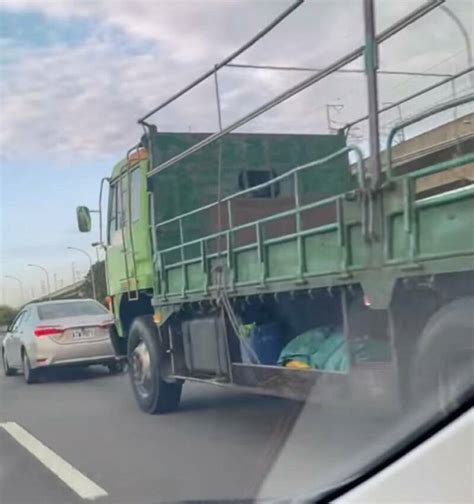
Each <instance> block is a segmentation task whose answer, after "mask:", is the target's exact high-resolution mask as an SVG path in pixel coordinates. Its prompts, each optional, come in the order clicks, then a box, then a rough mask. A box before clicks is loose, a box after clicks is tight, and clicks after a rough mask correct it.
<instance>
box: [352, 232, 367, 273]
mask: <svg viewBox="0 0 474 504" xmlns="http://www.w3.org/2000/svg"><path fill="white" fill-rule="evenodd" d="M348 235H349V266H350V267H353V268H361V267H364V266H366V265H368V264H369V250H368V246H367V243H365V242H364V238H363V236H362V226H361V225H360V224H355V225H352V226H349V229H348Z"/></svg>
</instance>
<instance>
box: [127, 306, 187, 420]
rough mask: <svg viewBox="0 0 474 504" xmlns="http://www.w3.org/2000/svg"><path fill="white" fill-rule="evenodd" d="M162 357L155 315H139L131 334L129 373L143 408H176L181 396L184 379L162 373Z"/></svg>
mask: <svg viewBox="0 0 474 504" xmlns="http://www.w3.org/2000/svg"><path fill="white" fill-rule="evenodd" d="M162 357H163V356H162V353H161V349H160V343H159V338H158V333H157V330H156V327H155V324H154V322H153V319H152V317H151V316H150V315H143V316H141V317H137V318H136V319H135V320H134V321H133V322H132V325H131V327H130V331H129V336H128V361H129V374H130V379H131V382H132V387H133V392H134V394H135V397H136V399H137V402H138V404H139V406H140V408H141V409H142V410H143V411H145V412H146V413H150V414H155V413H167V412H170V411H174V410H176V409H177V408H178V406H179V402H180V400H181V389H182V383H178V382H167V381H165V380H164V379H163V377H162V376H161V369H162V366H161V362H162Z"/></svg>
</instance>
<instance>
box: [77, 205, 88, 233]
mask: <svg viewBox="0 0 474 504" xmlns="http://www.w3.org/2000/svg"><path fill="white" fill-rule="evenodd" d="M76 216H77V227H78V228H79V231H80V232H81V233H88V232H89V231H90V230H91V212H90V210H89V209H88V208H87V207H86V206H79V207H77V208H76Z"/></svg>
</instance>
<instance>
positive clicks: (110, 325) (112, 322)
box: [100, 320, 114, 329]
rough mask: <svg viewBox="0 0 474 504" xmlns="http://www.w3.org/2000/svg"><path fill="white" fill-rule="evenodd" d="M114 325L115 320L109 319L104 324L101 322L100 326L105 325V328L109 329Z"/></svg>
mask: <svg viewBox="0 0 474 504" xmlns="http://www.w3.org/2000/svg"><path fill="white" fill-rule="evenodd" d="M113 325H114V321H113V320H107V322H102V324H100V327H103V328H104V329H108V328H109V327H112V326H113Z"/></svg>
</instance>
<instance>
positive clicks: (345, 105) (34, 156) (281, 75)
mask: <svg viewBox="0 0 474 504" xmlns="http://www.w3.org/2000/svg"><path fill="white" fill-rule="evenodd" d="M290 3H291V1H290V0H155V1H152V0H0V303H3V302H7V303H10V304H19V303H21V302H22V299H21V295H20V289H19V285H17V282H16V281H15V280H12V279H6V278H4V275H12V276H15V277H18V278H19V279H20V280H21V281H22V282H23V285H24V294H25V296H26V297H27V298H28V299H29V298H31V297H34V296H37V295H39V294H40V293H41V292H42V290H43V291H44V289H45V275H44V273H43V272H42V271H40V270H38V269H35V268H31V267H28V266H27V264H29V263H36V264H40V265H42V266H44V267H46V268H47V269H48V271H49V272H50V276H51V284H52V287H54V283H56V284H57V285H66V284H68V283H70V282H71V281H72V263H73V262H74V264H75V266H74V267H75V269H76V270H77V271H78V272H80V273H81V274H84V273H85V272H86V271H87V269H88V260H87V258H86V257H85V256H83V255H82V254H80V253H78V252H73V251H68V250H67V249H66V247H68V246H74V247H79V248H83V249H85V250H87V252H89V253H90V254H91V255H92V257H95V250H94V249H93V248H92V247H91V243H92V242H94V241H97V239H98V225H97V222H94V226H93V231H92V232H91V233H88V234H80V233H79V232H78V231H77V229H76V221H75V208H76V206H77V205H79V204H84V205H87V206H89V207H91V208H97V205H98V194H99V182H100V179H101V178H102V177H104V176H107V175H109V174H110V172H111V169H112V166H113V165H114V164H115V163H116V162H117V161H118V160H120V159H121V158H122V157H123V156H124V154H125V152H126V151H127V149H128V148H129V147H130V146H131V145H133V144H135V143H136V142H137V140H138V139H139V137H140V135H141V134H142V130H141V128H140V127H139V126H138V125H137V119H138V118H139V117H141V116H142V115H143V114H144V113H145V112H147V111H149V110H150V109H151V108H153V106H155V105H156V104H158V103H159V102H160V101H161V100H163V99H165V98H166V97H168V96H169V95H171V94H173V93H174V92H176V91H177V90H178V89H180V88H181V87H183V86H184V85H185V84H187V83H188V82H189V81H190V80H191V79H193V78H195V77H197V76H198V75H199V74H200V73H202V72H204V71H205V70H207V69H208V68H210V67H211V66H213V65H214V64H215V63H217V62H218V61H220V60H222V59H223V58H224V57H225V56H227V55H228V54H229V53H231V52H232V51H233V50H234V49H235V48H237V47H239V46H240V45H241V44H243V43H244V42H245V41H246V40H247V39H248V38H250V37H251V36H253V35H254V34H255V33H256V32H257V31H258V30H260V29H261V28H262V27H263V26H265V25H266V24H267V23H268V22H269V21H271V20H272V19H273V18H274V17H275V16H276V15H278V14H279V13H280V12H281V11H283V10H284V9H285V8H286V7H287V6H288V5H289V4H290ZM422 3H423V1H422V0H398V1H397V2H393V1H391V0H376V12H377V29H378V31H380V30H382V29H383V28H384V27H386V26H388V25H389V24H391V23H393V22H394V21H395V20H397V19H398V18H399V17H401V16H403V15H405V14H407V13H408V12H409V11H411V10H412V9H414V8H416V7H417V6H419V5H420V4H422ZM446 5H447V6H448V7H449V8H450V9H451V10H452V11H453V12H454V13H455V14H456V15H457V16H458V17H459V18H460V19H461V21H462V22H463V24H464V26H465V27H466V29H467V30H468V35H469V36H470V38H471V40H473V39H474V34H473V26H474V13H473V2H472V1H471V0H447V1H446ZM362 41H363V25H362V1H361V0H306V1H305V3H304V4H303V5H302V6H301V7H300V8H298V9H297V10H296V11H295V12H294V13H293V14H292V15H291V16H290V17H289V18H287V20H285V21H284V22H283V23H282V24H281V25H279V27H278V28H277V29H275V30H274V31H273V32H272V34H271V35H269V36H268V37H266V38H265V39H263V40H262V41H260V42H259V43H257V44H256V45H255V46H254V47H253V48H251V49H250V50H249V51H248V52H247V53H245V54H243V55H241V56H240V57H239V58H238V61H236V62H239V63H258V64H272V65H291V66H306V67H307V66H310V67H314V68H321V67H324V66H325V65H328V64H329V63H331V62H332V61H334V60H335V59H337V58H339V57H341V56H343V55H344V54H345V53H347V52H349V51H350V50H352V49H354V48H356V47H358V46H359V45H360V44H361V43H362ZM466 55H467V51H466V45H465V41H464V39H463V38H462V36H461V34H460V31H459V28H458V27H457V26H456V24H455V23H454V22H453V21H452V19H450V18H449V16H447V15H446V13H444V12H442V11H441V10H440V9H437V10H436V11H434V12H432V13H430V14H428V15H427V16H426V17H425V18H423V19H422V20H420V21H418V22H417V23H416V24H415V25H413V26H411V27H410V28H408V29H407V30H406V31H405V32H404V33H403V36H402V35H399V36H395V37H393V38H392V39H390V40H389V41H388V42H386V43H385V44H383V45H382V46H381V47H380V67H381V69H382V70H401V71H417V72H432V73H433V72H434V73H440V74H450V73H455V72H456V71H459V70H461V69H463V68H465V67H466V66H467V60H466ZM362 65H363V63H362V61H361V60H358V61H355V62H353V63H352V64H351V66H350V68H353V69H361V68H362ZM308 75H309V74H308V73H304V72H283V71H269V70H254V69H252V70H244V69H236V68H225V69H223V70H222V71H221V72H220V74H219V84H220V91H221V97H222V111H223V120H224V124H229V123H231V122H233V121H234V120H236V119H237V118H239V117H241V116H242V115H244V114H245V113H247V112H250V111H251V110H252V109H253V108H255V107H256V106H258V105H260V104H262V103H264V102H265V101H267V100H268V99H270V98H272V97H274V96H276V95H277V94H279V93H280V92H282V91H283V90H284V89H285V88H286V87H288V86H289V85H291V84H295V83H296V82H298V81H300V80H302V79H303V78H304V77H306V76H308ZM437 79H439V77H426V76H423V77H414V76H380V78H379V93H380V97H379V101H380V102H381V103H385V102H390V101H394V100H396V99H399V98H401V97H402V96H404V95H406V94H410V93H413V92H415V91H417V90H418V89H421V88H423V87H425V86H428V85H429V84H431V83H434V82H436V80H437ZM457 86H458V92H459V93H465V92H467V91H468V89H469V80H468V79H467V78H464V79H459V81H458V83H457ZM365 93H366V91H365V81H364V75H363V74H361V75H357V74H337V75H335V76H332V77H330V78H329V79H327V80H326V81H324V82H321V83H320V84H318V85H316V86H314V87H312V88H310V89H309V90H307V91H305V92H303V93H301V94H300V95H299V96H298V97H296V98H293V99H291V100H289V101H288V102H286V103H285V104H283V105H281V106H279V107H277V108H275V109H274V110H273V111H271V112H269V113H267V114H265V115H264V116H262V117H261V118H259V119H257V120H256V121H255V122H253V123H252V124H251V125H248V126H246V127H244V128H243V129H242V131H265V132H277V131H278V132H281V131H285V132H289V131H291V132H305V133H327V132H328V118H327V108H326V105H327V104H330V105H335V104H336V105H339V106H340V107H338V108H339V110H336V109H335V108H331V109H330V121H331V124H330V126H333V127H336V126H339V125H342V124H344V123H345V122H348V121H350V120H352V119H355V118H357V117H359V116H362V115H364V114H365V113H366V99H365ZM450 93H451V91H450V88H449V87H443V88H440V89H439V90H438V91H436V92H433V93H430V94H429V95H427V96H425V97H423V98H422V99H419V100H417V101H416V102H411V103H409V104H408V105H406V106H403V107H402V110H401V113H402V115H404V116H408V115H409V114H411V113H413V112H416V111H417V110H422V109H423V108H424V107H425V108H426V107H427V106H429V105H432V104H433V103H436V102H439V101H440V100H442V99H446V98H449V96H450ZM397 117H398V111H393V112H387V113H386V114H385V115H384V116H383V117H382V124H381V130H382V134H386V132H387V131H388V128H389V126H390V124H392V125H393V123H394V122H395V121H396V120H397ZM153 121H154V122H155V123H156V124H157V125H158V127H159V129H161V130H165V131H166V130H167V131H215V130H216V129H217V116H216V105H215V102H214V88H213V83H212V82H207V83H205V84H203V85H201V86H199V87H198V88H196V90H195V91H193V92H192V93H190V94H189V95H188V96H187V97H186V98H184V99H182V100H179V101H178V102H177V103H176V104H174V105H172V106H170V107H169V108H167V109H165V110H164V111H163V112H160V113H159V114H157V115H156V116H154V117H153ZM351 141H352V142H357V143H359V144H361V145H363V146H364V145H366V144H367V129H366V127H365V125H362V126H361V127H360V128H359V129H356V130H355V131H354V135H353V136H352V137H351ZM54 279H56V282H55V281H54Z"/></svg>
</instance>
